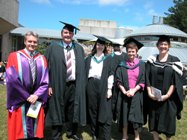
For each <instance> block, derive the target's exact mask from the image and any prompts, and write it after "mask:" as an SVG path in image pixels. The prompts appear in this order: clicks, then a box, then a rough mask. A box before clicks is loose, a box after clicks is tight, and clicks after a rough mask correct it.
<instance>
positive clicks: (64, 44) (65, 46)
mask: <svg viewBox="0 0 187 140" xmlns="http://www.w3.org/2000/svg"><path fill="white" fill-rule="evenodd" d="M63 46H64V48H67V46H70V47H72V42H71V43H70V44H66V43H65V42H63Z"/></svg>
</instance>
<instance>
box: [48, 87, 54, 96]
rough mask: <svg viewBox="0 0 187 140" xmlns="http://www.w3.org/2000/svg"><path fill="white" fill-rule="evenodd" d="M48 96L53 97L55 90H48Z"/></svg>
mask: <svg viewBox="0 0 187 140" xmlns="http://www.w3.org/2000/svg"><path fill="white" fill-rule="evenodd" d="M48 95H49V96H52V95H53V90H52V88H51V87H49V88H48Z"/></svg>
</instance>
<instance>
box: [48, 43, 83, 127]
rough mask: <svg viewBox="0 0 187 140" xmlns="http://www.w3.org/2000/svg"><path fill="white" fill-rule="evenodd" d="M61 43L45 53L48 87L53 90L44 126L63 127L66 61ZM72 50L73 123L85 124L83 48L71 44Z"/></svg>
mask: <svg viewBox="0 0 187 140" xmlns="http://www.w3.org/2000/svg"><path fill="white" fill-rule="evenodd" d="M60 44H61V42H58V43H52V44H51V45H50V46H49V47H48V48H47V50H46V52H45V57H46V59H47V61H48V66H49V87H52V89H53V95H52V96H51V97H49V99H48V104H47V109H46V121H45V124H46V126H51V125H63V124H64V122H66V120H65V112H64V97H63V96H64V91H65V86H66V60H65V56H64V48H63V47H62V46H61V45H60ZM73 50H74V53H75V59H76V60H75V61H76V89H75V100H74V117H73V123H79V124H81V125H85V124H86V96H85V83H86V82H85V80H86V77H85V62H84V51H83V48H82V47H81V46H80V45H78V44H77V43H74V42H73Z"/></svg>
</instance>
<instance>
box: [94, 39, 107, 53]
mask: <svg viewBox="0 0 187 140" xmlns="http://www.w3.org/2000/svg"><path fill="white" fill-rule="evenodd" d="M97 43H98V42H95V44H94V47H93V49H92V51H91V55H92V56H93V55H95V54H96V52H97V49H96V45H97ZM104 46H105V48H104V50H103V53H104V54H107V49H106V45H104Z"/></svg>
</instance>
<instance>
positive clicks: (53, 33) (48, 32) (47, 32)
mask: <svg viewBox="0 0 187 140" xmlns="http://www.w3.org/2000/svg"><path fill="white" fill-rule="evenodd" d="M28 31H33V32H36V33H37V34H38V35H39V37H44V38H55V39H61V30H52V29H37V28H27V27H18V28H16V29H14V30H11V31H10V33H11V34H17V35H21V36H24V35H25V33H26V32H28ZM74 39H77V40H92V39H95V37H94V36H93V35H92V34H87V33H83V32H78V33H77V34H75V35H74Z"/></svg>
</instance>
